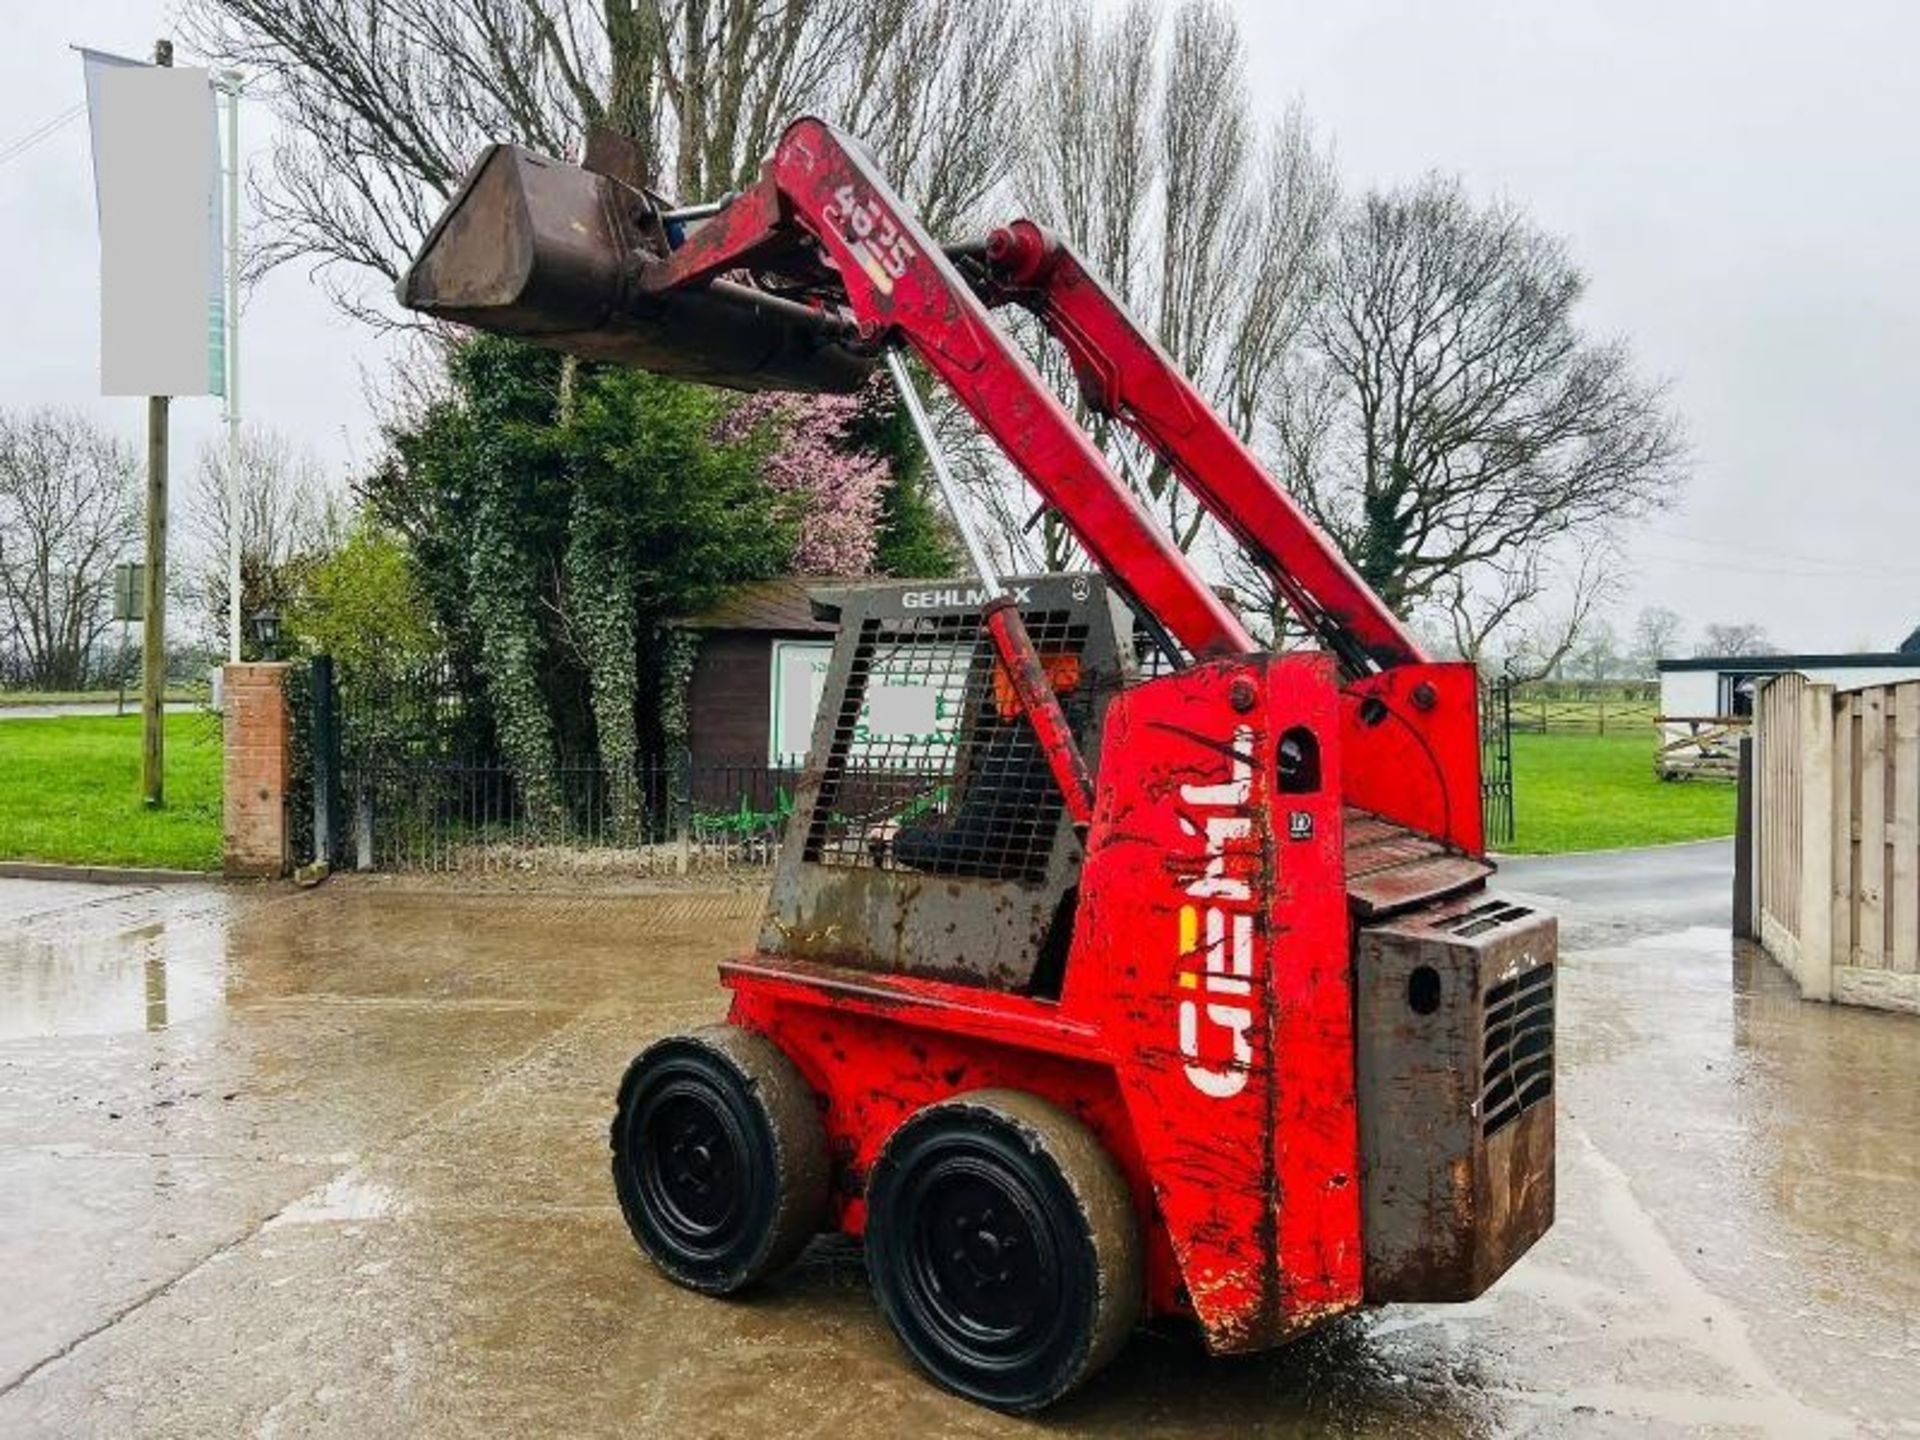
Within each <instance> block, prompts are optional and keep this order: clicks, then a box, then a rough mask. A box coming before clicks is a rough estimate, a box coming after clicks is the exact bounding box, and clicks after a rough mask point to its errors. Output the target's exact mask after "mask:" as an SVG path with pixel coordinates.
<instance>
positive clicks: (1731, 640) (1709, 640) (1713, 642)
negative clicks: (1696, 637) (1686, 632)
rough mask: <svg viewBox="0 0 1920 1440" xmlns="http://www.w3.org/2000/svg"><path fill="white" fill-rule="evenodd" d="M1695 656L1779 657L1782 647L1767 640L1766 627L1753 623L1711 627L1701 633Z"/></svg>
mask: <svg viewBox="0 0 1920 1440" xmlns="http://www.w3.org/2000/svg"><path fill="white" fill-rule="evenodd" d="M1693 653H1694V654H1695V655H1713V656H1720V655H1777V654H1779V653H1780V647H1779V646H1777V645H1775V644H1774V643H1773V642H1772V641H1771V640H1769V639H1768V638H1767V631H1766V627H1765V626H1762V625H1756V624H1754V623H1752V622H1751V621H1745V622H1742V623H1739V624H1732V625H1727V624H1715V625H1709V626H1707V628H1706V629H1705V630H1703V631H1701V632H1700V643H1699V644H1698V645H1697V646H1695V647H1694V651H1693Z"/></svg>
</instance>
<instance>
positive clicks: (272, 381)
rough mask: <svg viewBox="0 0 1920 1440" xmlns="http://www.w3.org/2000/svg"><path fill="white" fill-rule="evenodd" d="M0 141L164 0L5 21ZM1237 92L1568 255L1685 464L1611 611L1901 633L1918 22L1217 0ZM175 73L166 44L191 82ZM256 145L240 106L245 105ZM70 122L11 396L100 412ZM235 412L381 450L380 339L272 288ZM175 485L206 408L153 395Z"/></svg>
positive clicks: (81, 150)
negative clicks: (1662, 379) (1682, 445)
mask: <svg viewBox="0 0 1920 1440" xmlns="http://www.w3.org/2000/svg"><path fill="white" fill-rule="evenodd" d="M9 8H10V9H11V10H12V11H13V13H12V14H11V15H10V16H9V19H10V21H11V22H12V23H11V25H10V27H9V28H10V31H11V36H10V44H9V47H8V50H7V58H6V59H5V60H4V61H0V73H3V74H4V81H5V83H4V84H0V145H4V144H5V143H6V142H8V141H11V140H13V139H14V138H16V137H17V136H19V135H21V134H22V133H24V132H26V131H27V130H29V129H30V128H32V127H33V126H35V125H36V124H38V123H39V122H41V121H42V120H45V119H48V118H50V117H52V116H53V115H56V114H58V113H59V112H61V111H63V110H65V109H67V108H68V107H70V106H72V105H74V104H76V103H78V101H79V99H80V93H81V87H80V66H79V62H78V59H77V58H76V57H75V56H73V55H72V54H71V53H70V52H69V51H68V50H67V49H66V47H67V45H68V44H69V43H85V44H89V45H93V46H96V47H98V48H102V49H118V50H121V51H125V52H128V53H144V52H145V50H146V49H147V48H148V47H149V46H150V45H151V43H152V41H153V38H154V37H155V36H156V35H158V34H160V33H163V32H164V31H165V30H166V28H167V20H166V12H167V7H166V6H165V5H163V4H161V3H158V0H85V3H82V4H77V5H69V6H41V5H31V6H28V5H21V4H16V5H14V6H11V7H9ZM1236 8H1237V9H1238V10H1239V12H1240V15H1241V18H1242V21H1243V24H1244V26H1245V28H1246V31H1247V35H1248V39H1249V42H1250V48H1251V50H1252V61H1253V78H1254V82H1255V90H1256V94H1257V96H1258V97H1259V99H1260V103H1261V104H1262V105H1263V106H1264V107H1267V108H1270V109H1271V110H1272V111H1273V112H1274V113H1278V111H1279V110H1280V108H1281V107H1283V106H1284V105H1285V104H1286V102H1287V101H1288V99H1290V98H1292V97H1295V96H1298V97H1299V98H1300V99H1302V100H1303V101H1304V102H1305V104H1306V107H1307V109H1308V111H1309V113H1310V114H1311V115H1312V116H1313V118H1314V119H1315V121H1316V123H1317V124H1318V125H1319V126H1320V127H1321V128H1322V130H1323V132H1325V133H1327V134H1329V135H1331V136H1332V137H1333V139H1334V140H1335V142H1336V145H1337V147H1338V152H1339V155H1340V159H1341V168H1342V172H1343V174H1344V176H1345V177H1346V180H1347V183H1348V184H1349V185H1350V186H1354V187H1358V186H1361V185H1365V184H1376V183H1392V182H1394V181H1397V180H1402V179H1407V178H1411V177H1413V176H1415V175H1418V174H1419V173H1421V172H1422V171H1424V170H1427V169H1434V168H1438V169H1446V170H1454V171H1458V172H1460V173H1461V174H1463V175H1464V176H1465V177H1466V179H1467V181H1468V182H1469V184H1470V185H1471V186H1473V187H1474V188H1475V189H1476V190H1477V191H1479V192H1481V193H1484V194H1489V195H1493V194H1500V195H1505V196H1507V197H1508V198H1510V199H1512V200H1514V201H1516V202H1518V203H1520V204H1523V205H1524V206H1526V207H1527V208H1528V209H1529V210H1530V211H1532V213H1533V214H1534V215H1535V216H1536V217H1538V219H1539V220H1540V221H1541V222H1542V223H1543V224H1545V225H1546V226H1548V227H1549V228H1551V229H1553V230H1555V231H1557V232H1559V233H1560V234H1562V235H1564V236H1565V237H1566V238H1567V239H1568V241H1569V242H1570V244H1571V246H1572V248H1573V251H1574V253H1575V255H1576V256H1577V257H1578V259H1579V261H1580V262H1581V264H1582V265H1583V267H1584V268H1585V269H1586V271H1587V272H1588V274H1589V275H1590V277H1591V280H1592V288H1591V298H1590V302H1589V305H1588V308H1587V319H1588V322H1589V324H1590V325H1591V326H1592V327H1594V328H1595V329H1597V330H1601V331H1606V332H1617V333H1620V334H1623V335H1625V336H1627V337H1628V338H1629V339H1630V340H1631V341H1632V343H1633V345H1634V347H1635V350H1636V351H1637V353H1638V355H1639V356H1640V358H1641V361H1642V363H1643V365H1644V366H1645V367H1646V368H1647V369H1648V370H1649V371H1650V372H1651V373H1655V374H1661V375H1666V376H1669V377H1671V378H1672V380H1673V382H1674V397H1675V400H1676V403H1677V404H1678V406H1679V408H1680V409H1681V410H1682V411H1683V413H1684V414H1685V415H1686V417H1687V420H1688V423H1689V426H1690V430H1691V433H1692V437H1693V441H1694V446H1695V451H1696V457H1697V473H1696V477H1695V480H1694V483H1693V485H1692V487H1691V489H1690V490H1689V492H1688V494H1687V496H1686V499H1685V502H1684V504H1683V506H1682V507H1681V508H1680V509H1679V510H1677V511H1676V512H1674V513H1672V514H1670V515H1667V516H1664V517H1662V518H1661V519H1659V520H1658V521H1656V522H1655V523H1654V524H1653V525H1651V526H1648V527H1645V528H1644V529H1643V530H1642V531H1639V532H1636V533H1635V536H1634V538H1633V541H1632V543H1631V544H1630V546H1629V551H1630V555H1631V557H1632V561H1633V564H1634V566H1635V570H1636V574H1635V577H1634V579H1633V583H1632V587H1631V590H1630V592H1629V594H1628V596H1627V598H1626V600H1625V601H1624V602H1623V603H1622V605H1621V606H1620V607H1619V613H1618V619H1619V620H1620V622H1621V624H1622V625H1623V627H1624V625H1625V623H1626V622H1627V621H1628V620H1630V618H1631V615H1632V613H1633V611H1634V610H1635V609H1636V608H1637V607H1638V606H1640V605H1642V604H1665V605H1669V606H1671V607H1673V608H1674V609H1675V610H1678V611H1680V612H1681V613H1682V614H1683V615H1685V616H1686V617H1688V620H1689V622H1690V624H1691V625H1692V626H1693V627H1694V628H1695V629H1697V628H1698V627H1699V626H1700V625H1702V624H1704V623H1705V622H1708V621H1712V620H1748V619H1752V620H1758V621H1760V622H1761V623H1763V624H1764V625H1765V626H1766V627H1767V628H1768V630H1769V631H1770V632H1771V633H1772V635H1773V638H1774V639H1775V640H1777V641H1779V642H1781V643H1783V644H1786V645H1789V646H1791V647H1794V648H1802V649H1842V648H1850V647H1852V646H1854V645H1856V644H1860V643H1867V644H1871V645H1875V646H1883V645H1891V644H1893V643H1894V642H1896V641H1897V640H1898V639H1899V638H1900V637H1901V636H1902V635H1904V634H1905V633H1906V631H1907V630H1908V629H1910V628H1911V627H1912V626H1914V625H1915V624H1920V549H1917V548H1916V544H1915V537H1916V536H1920V484H1917V483H1916V477H1915V475H1914V473H1913V469H1912V466H1911V464H1910V461H1909V458H1908V457H1909V454H1910V452H1911V451H1912V449H1913V441H1912V440H1911V438H1910V437H1909V435H1908V434H1907V433H1906V431H1907V417H1908V415H1909V413H1910V412H1911V411H1912V409H1913V398H1912V396H1913V393H1914V391H1915V389H1916V387H1920V278H1917V277H1916V274H1915V267H1914V256H1915V251H1916V244H1915V241H1916V238H1920V163H1916V160H1917V157H1916V153H1915V151H1916V136H1920V83H1916V82H1917V81H1920V74H1917V73H1916V72H1917V71H1920V9H1915V8H1914V7H1912V6H1911V5H1905V4H1898V3H1890V0H1888V3H1866V0H1846V3H1837V4H1826V5H1819V6H1815V5H1811V4H1801V5H1767V4H1755V3H1718V4H1715V3H1686V4H1679V3H1672V0H1669V3H1657V0H1609V3H1606V4H1600V3H1568V0H1556V3H1553V4H1551V5H1548V4H1541V3H1538V0H1533V3H1523V0H1502V3H1494V0H1475V3H1464V0H1457V3H1448V4H1440V3H1418V0H1345V3H1340V4H1332V3H1325V4H1313V5H1308V4H1260V3H1256V0H1239V3H1238V5H1237V7H1236ZM190 61H191V57H190V56H186V55H182V56H181V62H182V63H190ZM243 113H244V114H245V118H246V122H247V130H248V133H247V135H246V136H244V137H243V148H245V149H246V150H248V151H250V152H252V153H255V154H258V152H259V149H260V147H261V145H262V142H263V141H264V140H265V138H266V130H267V121H266V117H265V114H264V112H263V109H262V108H261V107H259V106H254V107H252V108H251V110H250V113H249V112H243ZM90 186H91V181H90V177H89V172H88V168H87V148H86V131H85V126H84V121H79V120H77V121H75V122H73V123H71V124H69V125H68V126H66V127H65V128H64V129H62V130H61V131H60V132H59V133H57V134H56V135H54V136H53V137H52V138H50V139H48V140H47V141H45V142H43V143H42V144H40V145H38V146H36V147H35V148H34V149H33V150H31V151H30V152H28V153H26V154H25V155H23V156H21V157H19V158H18V159H15V160H13V161H11V162H9V163H6V164H4V165H0V274H4V275H5V276H6V277H7V279H6V280H5V281H4V282H0V283H4V284H5V287H6V291H7V299H6V305H5V309H4V314H5V316H6V338H7V342H8V343H7V344H5V345H4V346H0V404H4V405H7V406H10V407H11V406H23V405H31V404H38V403H59V404H76V405H81V406H84V407H86V408H88V409H90V410H92V411H94V412H95V413H96V414H98V415H99V416H100V417H101V418H102V419H103V420H104V421H106V422H107V423H109V424H112V425H113V426H114V427H115V428H117V429H118V430H120V431H121V432H122V433H123V434H125V435H127V436H128V437H129V438H130V439H135V438H137V437H138V435H139V433H140V424H141V414H142V408H141V406H140V402H138V401H126V400H116V401H108V400H102V399H100V398H98V395H97V391H98V376H97V362H96V356H95V346H96V337H97V330H98V319H97V315H96V313H95V307H96V305H97V292H98V274H97V270H98V257H97V251H96V249H95V245H94V238H93V200H92V194H91V188H90ZM244 343H245V359H244V369H243V377H242V379H243V389H242V401H243V408H244V411H245V414H246V416H247V418H248V419H249V420H250V421H259V422H261V423H264V424H268V425H272V426H273V427H275V428H277V429H280V430H283V431H285V432H287V433H289V434H291V435H293V436H295V437H296V438H298V439H300V440H302V441H304V442H306V443H308V444H310V445H311V446H312V447H313V448H314V449H315V450H316V451H317V452H318V453H319V454H320V455H321V456H322V457H323V458H324V459H325V460H326V461H327V463H328V464H329V466H330V467H331V468H333V469H334V470H335V471H337V472H344V470H345V469H346V467H347V466H349V465H350V464H352V463H354V462H356V461H360V462H364V461H365V460H366V459H367V458H368V457H369V455H370V453H371V450H372V448H373V442H372V434H371V425H370V421H369V419H368V416H367V410H366V405H365V401H364V397H363V393H362V385H361V367H362V366H363V365H366V364H370V363H377V360H378V356H379V346H378V344H377V343H376V342H375V341H374V340H373V339H372V337H370V336H369V335H367V334H366V332H364V331H363V330H361V329H359V328H358V327H355V326H353V325H351V324H350V323H349V322H347V321H346V320H344V319H342V318H341V317H340V316H339V315H338V314H337V313H336V312H335V311H334V310H333V309H332V307H331V306H330V305H329V304H328V302H327V300H326V299H325V297H324V295H322V294H321V293H320V291H319V289H318V287H317V286H315V285H314V284H313V282H312V281H311V280H310V278H309V277H308V276H307V275H306V274H305V273H304V272H302V271H300V270H298V269H293V268H287V269H283V270H282V271H281V272H279V273H278V274H276V275H275V276H273V277H272V278H270V279H269V280H268V281H267V282H265V283H264V284H263V285H262V286H261V287H260V289H259V290H258V291H256V293H255V294H254V295H253V297H252V298H251V300H250V302H249V304H248V308H247V311H246V327H245V339H244ZM175 413H176V416H177V419H176V432H175V433H176V444H177V445H178V446H179V451H178V453H179V454H180V455H181V456H182V457H183V459H182V461H181V471H180V473H182V474H184V471H185V465H186V464H187V463H189V462H190V461H191V458H192V457H193V455H194V454H195V453H196V452H197V449H198V446H199V444H200V443H201V442H202V441H203V440H206V439H209V438H211V437H213V436H214V434H215V433H216V431H217V428H218V422H219V402H218V401H217V400H182V401H180V402H179V403H178V404H177V405H176V406H175Z"/></svg>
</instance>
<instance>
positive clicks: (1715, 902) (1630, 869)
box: [1498, 840, 1733, 926]
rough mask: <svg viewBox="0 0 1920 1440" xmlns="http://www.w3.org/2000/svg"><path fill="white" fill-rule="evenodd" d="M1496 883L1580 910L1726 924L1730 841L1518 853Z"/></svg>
mask: <svg viewBox="0 0 1920 1440" xmlns="http://www.w3.org/2000/svg"><path fill="white" fill-rule="evenodd" d="M1498 883H1499V885H1500V886H1501V887H1502V888H1503V889H1511V890H1521V891H1525V892H1526V893H1528V894H1532V895H1546V896H1553V897H1555V898H1557V899H1561V900H1565V901H1569V902H1571V903H1572V904H1574V905H1576V906H1579V907H1580V908H1581V909H1583V910H1587V909H1591V910H1594V911H1603V912H1607V913H1609V914H1618V915H1622V916H1626V915H1631V916H1634V917H1640V918H1645V919H1649V920H1662V921H1670V922H1671V923H1672V924H1674V925H1676V926H1686V925H1719V926H1727V925H1728V924H1729V922H1730V916H1731V914H1732V910H1733V841H1732V840H1701V841H1697V842H1695V843H1693V844H1688V845H1655V846H1651V847H1649V848H1646V849H1642V850H1589V851H1585V852H1582V853H1580V854H1575V855H1517V856H1514V857H1512V858H1510V859H1505V860H1502V861H1501V862H1500V878H1499V881H1498Z"/></svg>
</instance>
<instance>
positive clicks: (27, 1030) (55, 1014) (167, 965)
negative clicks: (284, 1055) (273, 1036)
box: [0, 911, 227, 1042]
mask: <svg viewBox="0 0 1920 1440" xmlns="http://www.w3.org/2000/svg"><path fill="white" fill-rule="evenodd" d="M95 918H97V917H95ZM32 919H33V923H31V924H26V925H23V926H21V927H20V928H19V929H18V930H16V931H14V932H13V933H12V934H7V935H4V936H0V1042H4V1041H9V1040H36V1039H51V1038H54V1037H60V1036H79V1035H115V1034H123V1033H128V1032H133V1031H142V1030H145V1031H159V1030H164V1029H166V1028H167V1027H168V1026H170V1025H176V1024H179V1023H181V1022H182V1021H185V1020H190V1019H195V1018H197V1017H200V1016H203V1015H206V1014H209V1013H210V1012H213V1011H216V1010H218V1009H219V1008H220V1006H221V1004H222V1003H223V1000H224V997H225V991H226V979H227V954H226V948H227V935H226V926H225V924H224V917H222V916H218V915H209V914H199V913H192V912H189V913H188V914H186V915H182V916H174V917H163V918H160V919H153V920H149V921H147V922H146V923H143V924H137V925H133V926H130V927H128V928H126V929H118V928H116V927H114V926H112V925H106V926H102V925H97V924H86V923H82V920H83V917H81V916H77V915H65V916H63V914H62V913H60V912H59V911H55V912H52V913H49V914H45V915H40V916H35V917H32Z"/></svg>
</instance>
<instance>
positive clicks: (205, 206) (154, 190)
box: [81, 50, 226, 395]
mask: <svg viewBox="0 0 1920 1440" xmlns="http://www.w3.org/2000/svg"><path fill="white" fill-rule="evenodd" d="M81 59H82V61H83V63H84V65H85V68H86V81H87V112H88V118H89V121H90V124H91V128H92V132H93V185H94V198H95V201H96V203H97V208H98V211H99V220H100V392H101V393H102V394H103V395H220V394H224V393H225V392H226V348H225V343H224V342H225V334H226V325H225V320H226V304H225V294H224V290H223V287H222V284H221V281H222V270H221V266H222V263H223V254H222V244H221V230H222V215H221V196H220V184H219V178H220V177H219V171H220V159H219V154H220V138H219V126H218V124H217V123H216V118H215V106H214V92H213V85H212V81H211V78H210V77H209V75H208V73H207V72H206V71H205V70H195V69H187V68H184V67H183V68H174V67H172V66H163V65H146V64H142V63H141V62H139V61H137V60H128V59H126V58H124V57H122V56H118V55H103V54H101V53H100V52H98V51H94V50H83V51H82V52H81Z"/></svg>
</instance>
